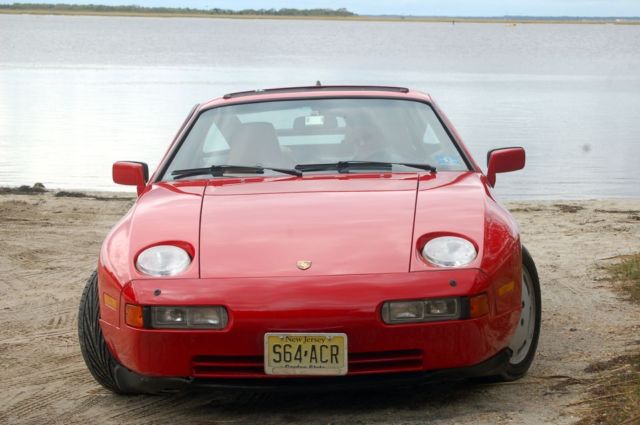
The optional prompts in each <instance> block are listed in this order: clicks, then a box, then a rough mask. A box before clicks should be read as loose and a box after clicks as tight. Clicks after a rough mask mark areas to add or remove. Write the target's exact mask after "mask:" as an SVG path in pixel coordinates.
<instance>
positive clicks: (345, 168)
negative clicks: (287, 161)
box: [295, 161, 436, 173]
mask: <svg viewBox="0 0 640 425" xmlns="http://www.w3.org/2000/svg"><path fill="white" fill-rule="evenodd" d="M393 165H403V166H405V167H411V168H418V169H420V170H425V171H431V172H432V173H435V172H436V167H434V166H432V165H429V164H411V163H408V162H382V161H339V162H332V163H328V164H298V165H296V166H295V169H296V170H299V171H325V170H336V171H337V172H339V173H348V172H349V171H350V170H384V171H391V167H392V166H393Z"/></svg>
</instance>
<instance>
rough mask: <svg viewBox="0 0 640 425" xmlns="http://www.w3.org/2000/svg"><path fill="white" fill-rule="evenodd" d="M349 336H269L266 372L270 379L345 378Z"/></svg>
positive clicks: (300, 334)
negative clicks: (300, 377)
mask: <svg viewBox="0 0 640 425" xmlns="http://www.w3.org/2000/svg"><path fill="white" fill-rule="evenodd" d="M347 365H348V363H347V335H346V334H341V333H267V334H265V336H264V371H265V373H267V374H268V375H346V373H347V369H348V366H347Z"/></svg>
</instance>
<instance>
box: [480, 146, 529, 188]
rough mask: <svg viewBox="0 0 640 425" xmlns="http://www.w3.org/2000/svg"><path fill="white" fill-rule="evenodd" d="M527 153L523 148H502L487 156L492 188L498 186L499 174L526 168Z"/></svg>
mask: <svg viewBox="0 0 640 425" xmlns="http://www.w3.org/2000/svg"><path fill="white" fill-rule="evenodd" d="M525 158H526V156H525V153H524V149H523V148H501V149H494V150H492V151H489V153H488V154H487V168H488V169H487V179H488V180H489V184H490V185H491V187H494V186H495V185H496V174H497V173H508V172H509V171H517V170H521V169H523V168H524V164H525Z"/></svg>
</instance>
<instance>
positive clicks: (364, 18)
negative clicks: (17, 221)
mask: <svg viewBox="0 0 640 425" xmlns="http://www.w3.org/2000/svg"><path fill="white" fill-rule="evenodd" d="M0 14H2V15H56V16H107V17H138V18H202V19H249V20H256V19H277V20H305V21H309V20H313V21H356V22H357V21H360V22H424V23H451V24H457V23H461V24H465V23H469V24H506V25H517V24H580V25H597V24H600V25H604V24H609V25H640V19H635V18H633V19H625V18H619V19H598V18H594V19H590V18H584V19H583V18H576V19H564V18H558V19H555V18H548V19H547V18H544V19H542V18H504V19H503V18H475V17H446V16H443V17H411V16H406V17H401V16H362V15H356V16H329V15H328V16H321V15H309V16H300V15H240V14H238V15H231V14H209V13H189V12H184V13H183V12H180V13H175V12H171V13H161V12H120V11H97V10H47V9H20V10H16V9H4V8H2V7H0Z"/></svg>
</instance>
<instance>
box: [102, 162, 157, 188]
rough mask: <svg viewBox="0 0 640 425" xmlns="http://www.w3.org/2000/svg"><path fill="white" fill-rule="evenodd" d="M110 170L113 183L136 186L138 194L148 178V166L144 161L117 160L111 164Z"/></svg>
mask: <svg viewBox="0 0 640 425" xmlns="http://www.w3.org/2000/svg"><path fill="white" fill-rule="evenodd" d="M111 172H112V175H113V181H114V183H117V184H123V185H127V186H136V188H137V189H138V196H140V195H141V194H142V191H143V190H144V188H145V186H146V184H147V181H148V180H149V167H148V166H147V164H145V163H144V162H134V161H118V162H115V163H114V164H113V168H112V169H111Z"/></svg>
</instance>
